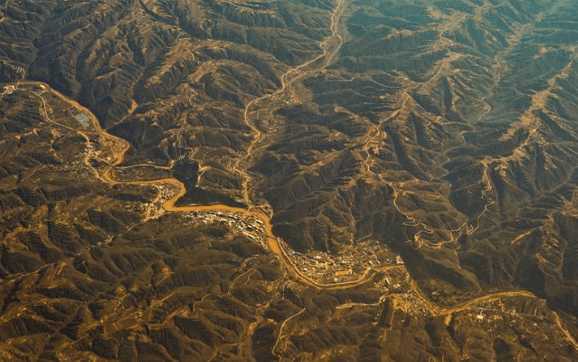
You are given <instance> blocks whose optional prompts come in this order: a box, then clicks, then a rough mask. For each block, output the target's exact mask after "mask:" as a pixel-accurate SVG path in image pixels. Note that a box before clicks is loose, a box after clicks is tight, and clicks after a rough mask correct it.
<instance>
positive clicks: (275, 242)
mask: <svg viewBox="0 0 578 362" xmlns="http://www.w3.org/2000/svg"><path fill="white" fill-rule="evenodd" d="M346 8H347V4H346V0H338V2H337V4H336V6H335V8H334V9H333V12H332V14H331V26H330V28H331V34H330V35H329V36H328V37H327V38H326V39H324V40H323V41H322V42H321V43H320V49H322V50H323V52H322V53H321V54H319V55H318V56H316V57H315V58H313V59H311V60H309V61H307V62H305V63H303V64H301V65H298V66H296V67H293V68H291V69H289V70H288V71H287V72H286V73H285V74H283V75H282V76H281V78H280V79H281V87H280V88H279V89H278V90H276V91H275V92H274V93H270V94H266V95H263V96H261V97H259V98H255V99H253V100H252V101H251V102H249V103H248V104H247V105H246V107H245V109H244V112H243V122H244V123H245V124H246V125H247V127H248V128H249V129H250V130H251V132H252V133H253V138H252V141H251V142H250V144H249V146H248V147H247V150H246V152H245V154H244V155H243V156H242V157H240V158H239V160H238V161H237V163H236V164H235V165H234V170H235V171H236V172H237V173H238V174H239V175H241V177H242V178H243V182H242V195H243V198H244V200H245V202H246V205H248V207H247V208H240V207H232V206H228V205H224V204H212V205H187V206H177V201H178V200H179V199H181V198H182V197H183V196H184V195H185V194H186V192H187V189H186V187H185V185H184V184H183V183H182V182H181V181H179V180H177V179H176V178H163V179H157V180H150V181H138V180H136V181H119V180H116V179H115V178H114V170H115V168H116V167H119V166H120V165H122V164H123V163H124V161H125V156H126V153H127V151H128V150H129V148H130V144H129V143H128V142H127V141H126V140H124V139H122V138H119V137H116V136H114V135H112V134H110V133H108V132H107V131H106V130H105V129H103V128H102V127H101V125H100V122H99V121H98V119H97V118H96V116H95V115H94V114H93V113H92V112H91V111H90V110H88V109H87V108H85V107H84V106H82V105H81V104H79V103H78V102H76V101H74V100H72V99H70V98H68V97H66V96H64V95H63V94H61V93H59V92H57V91H56V90H54V89H52V88H50V87H49V86H48V85H46V84H44V83H40V82H32V81H22V82H17V83H16V85H17V86H18V87H38V88H40V89H41V90H42V91H43V92H51V93H52V94H53V95H54V96H56V97H58V98H59V99H60V100H61V101H63V102H65V103H66V104H68V105H69V106H70V107H73V108H75V109H77V110H78V111H79V112H82V113H83V114H85V115H86V116H87V117H88V119H89V121H90V123H91V125H92V130H79V129H72V130H74V131H75V132H78V133H79V134H81V135H82V136H83V137H84V138H85V139H86V140H87V142H90V137H89V135H91V134H92V135H94V134H96V135H98V136H99V137H102V138H103V139H104V140H107V142H106V143H107V144H110V145H111V152H112V159H111V160H110V162H109V164H108V166H107V167H106V168H105V169H104V171H103V170H100V171H98V170H96V169H95V171H96V177H98V178H99V179H100V180H101V181H102V182H104V183H107V184H111V185H115V184H134V185H152V186H161V185H169V186H171V187H172V188H174V189H176V192H175V193H174V195H173V196H172V197H170V198H169V199H168V200H166V201H165V202H164V203H163V205H162V208H163V209H164V210H165V211H167V212H173V213H188V212H222V213H226V214H234V215H237V216H243V217H247V218H249V217H250V218H253V219H257V220H260V221H261V222H262V225H263V230H264V233H265V238H266V245H267V247H268V248H269V250H270V251H271V252H272V253H274V254H275V255H276V256H277V257H278V258H279V259H280V260H281V262H282V263H283V265H284V266H285V268H286V270H287V271H288V273H289V274H290V275H291V276H292V277H293V278H295V279H297V280H299V281H300V282H301V283H303V284H304V285H307V286H309V287H312V288H316V289H322V290H339V289H348V288H354V287H358V286H360V285H363V284H365V283H368V282H370V281H372V280H373V278H374V277H375V276H376V275H377V273H378V270H375V269H372V268H367V269H366V271H365V272H364V273H363V275H361V276H360V277H359V278H358V279H356V280H352V281H347V282H339V283H330V284H324V283H320V282H318V281H316V280H314V279H313V278H311V277H309V276H308V275H306V274H305V273H303V272H302V271H301V269H300V268H299V267H298V266H297V265H296V264H295V261H294V260H293V258H292V257H291V256H290V255H289V253H288V251H287V250H286V249H285V247H284V243H283V241H282V240H281V239H279V238H278V237H277V236H275V235H274V233H273V226H272V224H271V217H270V215H267V213H266V212H265V211H263V207H259V206H256V205H253V203H252V200H251V192H250V190H251V182H252V178H251V176H250V175H249V174H248V173H247V171H246V167H244V166H246V164H247V163H250V162H251V160H252V157H254V154H255V153H256V152H255V151H256V148H258V147H259V145H260V144H262V143H263V140H264V138H265V137H266V134H265V132H264V131H262V130H261V129H260V128H259V127H258V125H257V124H256V123H255V122H254V121H253V119H252V115H253V114H254V113H255V112H254V111H255V109H256V108H257V107H258V106H259V104H260V103H261V102H265V101H269V100H271V99H273V98H275V97H287V98H288V99H290V98H292V97H291V94H290V92H291V86H292V85H293V84H294V83H295V82H296V81H298V80H300V79H302V78H303V77H305V76H307V75H309V74H314V73H316V72H319V71H322V70H323V69H325V68H326V67H327V66H328V65H329V64H331V62H332V61H333V60H334V58H335V57H336V56H337V54H338V52H339V50H340V49H341V47H342V45H343V42H344V36H343V34H342V33H341V29H342V27H341V26H340V24H341V21H342V18H343V16H344V13H345V9H346ZM288 93H289V94H288ZM40 97H41V96H40ZM41 98H42V99H43V100H42V102H43V105H44V113H45V117H46V118H47V120H48V121H49V120H50V115H49V112H48V110H47V107H46V103H45V100H44V98H43V97H41ZM59 126H62V127H66V128H68V129H71V128H70V127H68V126H65V125H62V124H59ZM85 161H86V164H87V165H88V166H90V162H89V161H90V159H88V158H87V160H85ZM90 167H91V168H93V169H94V167H92V166H90ZM397 197H398V191H396V193H395V197H394V205H395V206H396V208H397V204H396V201H397ZM407 218H408V220H410V221H413V222H415V219H413V218H412V217H411V216H407ZM412 289H414V290H415V291H416V292H417V294H418V295H419V298H420V299H423V301H424V303H425V304H426V305H427V307H428V309H429V310H430V312H431V314H432V315H433V316H444V315H450V314H453V313H456V312H461V311H464V310H467V309H469V308H472V307H475V306H476V305H478V304H481V303H486V302H490V301H493V300H497V299H500V298H505V297H528V298H535V296H534V295H533V294H532V293H530V292H528V291H523V290H522V291H507V292H497V293H491V294H488V295H484V296H480V297H477V298H474V299H471V300H469V301H467V302H464V303H461V304H459V305H455V306H453V307H447V308H445V307H440V306H438V305H435V304H433V303H432V302H430V301H429V300H428V299H427V298H426V297H425V296H423V294H422V293H421V291H420V290H419V288H418V286H417V284H415V283H412ZM300 313H303V310H302V311H300V312H298V313H296V314H295V315H294V316H293V317H296V316H298V315H299V314H300ZM554 314H555V319H556V323H557V325H558V327H559V329H560V330H561V332H562V334H563V335H564V336H565V338H566V339H567V340H568V341H569V343H571V344H572V345H573V346H574V347H575V348H576V347H577V345H576V341H575V340H574V338H573V336H572V334H571V333H570V332H569V331H568V330H567V329H566V328H565V327H564V326H563V323H562V322H561V321H560V318H559V317H558V315H557V314H556V313H554ZM286 322H287V321H285V323H286ZM281 329H282V328H281Z"/></svg>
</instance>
